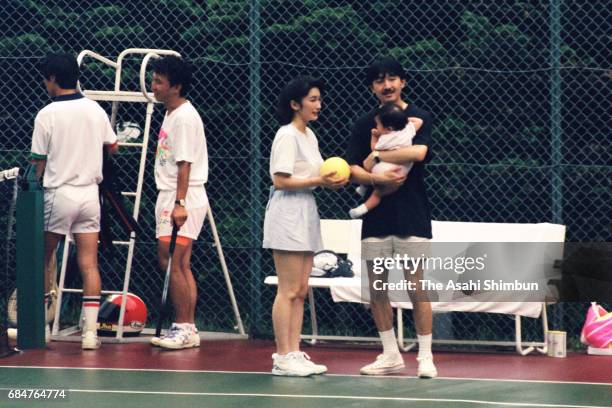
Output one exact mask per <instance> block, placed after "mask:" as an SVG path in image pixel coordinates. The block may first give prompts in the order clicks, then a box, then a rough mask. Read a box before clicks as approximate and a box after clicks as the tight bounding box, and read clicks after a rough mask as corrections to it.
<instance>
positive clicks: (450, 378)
mask: <svg viewBox="0 0 612 408" xmlns="http://www.w3.org/2000/svg"><path fill="white" fill-rule="evenodd" d="M0 368H37V369H50V370H94V371H96V370H100V371H146V372H163V373H167V372H169V373H210V374H217V373H218V374H258V375H272V374H271V373H270V372H269V371H223V370H171V369H163V368H161V369H156V368H112V367H59V366H53V367H52V366H11V365H0ZM325 377H355V378H383V379H384V378H395V379H398V378H400V379H404V380H405V379H407V378H417V377H416V376H409V375H360V374H325ZM435 380H453V381H493V382H519V383H536V384H539V383H541V384H577V385H606V386H612V383H605V382H582V381H552V380H515V379H506V378H503V379H496V378H471V377H465V378H463V377H462V378H458V377H436V378H435V379H433V380H432V379H425V380H423V381H435ZM611 408H612V407H611Z"/></svg>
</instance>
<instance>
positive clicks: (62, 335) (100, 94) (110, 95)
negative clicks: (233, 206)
mask: <svg viewBox="0 0 612 408" xmlns="http://www.w3.org/2000/svg"><path fill="white" fill-rule="evenodd" d="M129 54H137V55H144V58H143V59H142V62H141V65H140V92H137V91H124V90H121V73H122V63H123V60H124V58H125V57H126V55H129ZM161 55H176V56H179V57H180V54H179V53H178V52H176V51H172V50H160V49H149V48H128V49H126V50H124V51H123V52H121V54H119V56H118V57H117V61H116V62H115V61H112V60H110V59H108V58H106V57H103V56H102V55H100V54H97V53H95V52H93V51H90V50H84V51H82V52H81V53H80V54H79V56H78V57H77V62H78V64H79V66H80V65H81V63H82V62H83V59H84V58H85V57H91V58H93V59H95V60H98V61H100V62H102V63H104V64H106V65H107V66H110V67H112V68H114V69H115V86H114V90H112V91H94V90H82V93H83V95H85V96H86V97H88V98H90V99H93V100H96V101H110V102H112V111H111V126H112V127H113V129H115V124H116V122H117V112H118V109H119V103H120V102H132V103H145V104H146V119H145V127H144V131H143V139H142V142H137V143H136V142H119V146H122V147H129V148H132V147H135V148H140V149H141V154H140V166H139V169H138V181H137V185H136V191H123V192H121V194H122V195H123V196H126V197H134V210H133V213H132V216H133V217H134V219H135V220H136V221H138V214H139V209H140V200H141V196H142V183H143V179H144V170H145V163H146V154H147V146H148V142H149V133H150V131H151V116H152V114H153V105H154V104H155V103H158V102H157V101H156V100H155V98H154V96H153V93H152V92H148V91H147V87H146V70H147V64H148V62H149V60H150V59H151V58H159V57H160V56H161ZM79 90H80V84H79ZM207 217H208V221H209V223H210V227H211V230H212V233H213V237H214V241H215V247H216V249H217V254H218V256H219V261H220V263H221V269H222V270H223V274H224V277H225V283H226V286H227V290H228V293H229V297H230V301H231V303H232V309H233V312H234V316H235V319H236V326H235V328H236V329H237V330H238V333H239V334H240V336H241V337H246V334H245V331H244V326H243V324H242V319H241V317H240V312H239V310H238V304H237V302H236V297H235V295H234V289H233V286H232V282H231V279H230V276H229V272H228V269H227V264H226V262H225V257H224V255H223V249H222V247H221V242H220V240H219V234H218V233H217V227H216V224H215V221H214V218H213V214H212V210H211V207H210V205H209V206H208V212H207ZM135 239H136V234H135V232H131V233H130V239H129V241H113V245H126V246H128V255H127V260H126V266H125V276H124V280H123V288H122V290H103V291H102V294H103V295H108V294H118V295H122V299H121V309H120V312H119V321H118V328H117V333H116V336H115V338H114V339H110V340H111V341H114V342H123V341H124V337H123V320H124V315H125V306H126V302H127V296H126V294H127V293H128V288H129V284H130V276H131V272H132V260H133V257H134V246H135ZM69 246H70V239H69V237H68V236H66V239H65V242H64V251H63V256H62V265H61V272H60V282H59V285H58V299H57V303H58V305H60V306H61V302H62V296H63V294H64V293H82V292H83V290H82V289H75V288H66V287H64V281H65V277H66V267H67V264H68V253H69V252H68V251H69ZM60 311H61V307H57V308H56V310H55V319H54V322H53V328H52V331H51V334H52V336H53V340H68V341H74V340H77V339H78V340H80V336H79V337H75V336H71V335H72V334H74V333H76V332H77V331H78V330H79V328H78V327H77V326H73V327H69V328H66V329H63V330H61V331H60V330H59V328H60ZM143 332H145V333H149V332H152V330H144V331H143ZM104 340H107V339H104Z"/></svg>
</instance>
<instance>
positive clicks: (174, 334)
mask: <svg viewBox="0 0 612 408" xmlns="http://www.w3.org/2000/svg"><path fill="white" fill-rule="evenodd" d="M196 337H197V339H196ZM158 345H159V347H161V348H166V349H171V350H180V349H184V348H192V347H200V337H199V336H197V335H194V332H193V330H191V329H187V328H185V327H181V326H180V325H178V324H176V323H173V324H172V327H170V330H169V331H168V334H167V335H166V336H164V337H162V338H161V339H159V344H158Z"/></svg>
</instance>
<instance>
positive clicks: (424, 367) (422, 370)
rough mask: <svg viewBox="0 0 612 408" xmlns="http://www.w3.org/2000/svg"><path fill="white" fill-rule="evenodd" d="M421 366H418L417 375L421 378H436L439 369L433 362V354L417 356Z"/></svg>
mask: <svg viewBox="0 0 612 408" xmlns="http://www.w3.org/2000/svg"><path fill="white" fill-rule="evenodd" d="M417 361H418V362H419V368H417V377H419V378H436V377H437V376H438V370H436V366H435V365H434V363H433V356H429V357H417Z"/></svg>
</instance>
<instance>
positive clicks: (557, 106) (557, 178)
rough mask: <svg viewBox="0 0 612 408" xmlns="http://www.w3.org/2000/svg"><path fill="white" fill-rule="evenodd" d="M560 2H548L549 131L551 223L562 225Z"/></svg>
mask: <svg viewBox="0 0 612 408" xmlns="http://www.w3.org/2000/svg"><path fill="white" fill-rule="evenodd" d="M560 2H561V0H551V1H550V56H551V67H552V74H551V84H550V121H551V123H550V129H551V137H552V143H551V148H552V151H551V157H552V222H554V223H556V224H562V223H563V195H562V189H563V175H562V171H563V169H562V167H561V162H562V160H563V154H562V151H561V142H562V140H561V139H562V134H561V131H562V130H561V71H560V68H561V4H560Z"/></svg>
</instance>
